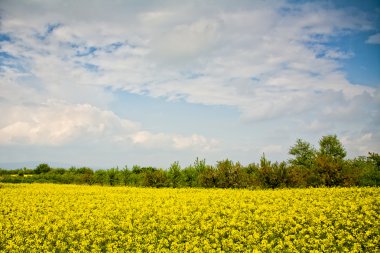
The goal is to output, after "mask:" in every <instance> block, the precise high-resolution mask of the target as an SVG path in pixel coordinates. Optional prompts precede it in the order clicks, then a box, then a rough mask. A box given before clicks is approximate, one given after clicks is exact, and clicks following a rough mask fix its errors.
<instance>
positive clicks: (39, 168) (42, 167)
mask: <svg viewBox="0 0 380 253" xmlns="http://www.w3.org/2000/svg"><path fill="white" fill-rule="evenodd" d="M50 170H51V168H50V166H49V165H47V164H46V163H41V164H40V165H38V166H37V167H36V168H35V169H34V173H36V174H41V173H48V172H49V171H50Z"/></svg>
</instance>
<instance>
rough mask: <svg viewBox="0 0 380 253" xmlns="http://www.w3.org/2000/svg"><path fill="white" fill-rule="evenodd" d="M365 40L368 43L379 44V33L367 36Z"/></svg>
mask: <svg viewBox="0 0 380 253" xmlns="http://www.w3.org/2000/svg"><path fill="white" fill-rule="evenodd" d="M366 42H367V43H368V44H380V33H376V34H373V35H371V36H369V38H368V39H367V41H366Z"/></svg>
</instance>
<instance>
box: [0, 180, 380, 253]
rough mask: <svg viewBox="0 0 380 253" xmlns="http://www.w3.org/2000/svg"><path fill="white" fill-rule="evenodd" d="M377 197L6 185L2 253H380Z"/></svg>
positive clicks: (361, 192)
mask: <svg viewBox="0 0 380 253" xmlns="http://www.w3.org/2000/svg"><path fill="white" fill-rule="evenodd" d="M379 213H380V190H379V188H329V189H327V188H320V189H286V190H257V191H250V190H226V189H153V188H130V187H101V186H77V185H53V184H31V185H26V184H19V185H13V184H2V185H0V231H1V232H0V251H1V252H52V251H53V252H89V251H91V252H105V251H112V252H331V251H333V252H378V251H379V250H380V249H379V241H380V230H379V228H380V219H379Z"/></svg>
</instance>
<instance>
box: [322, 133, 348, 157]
mask: <svg viewBox="0 0 380 253" xmlns="http://www.w3.org/2000/svg"><path fill="white" fill-rule="evenodd" d="M319 155H321V156H326V157H329V158H332V159H333V160H343V159H344V158H345V157H346V155H347V152H346V150H345V149H344V147H343V145H342V143H341V142H340V141H339V139H338V137H337V136H336V135H327V136H323V137H322V139H321V140H320V141H319Z"/></svg>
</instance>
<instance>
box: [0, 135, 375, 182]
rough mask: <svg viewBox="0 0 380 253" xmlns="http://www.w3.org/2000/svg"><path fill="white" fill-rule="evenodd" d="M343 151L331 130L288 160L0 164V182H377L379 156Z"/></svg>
mask: <svg viewBox="0 0 380 253" xmlns="http://www.w3.org/2000/svg"><path fill="white" fill-rule="evenodd" d="M346 154H347V153H346V150H345V148H344V147H343V145H342V143H341V142H340V141H339V139H338V138H337V136H336V135H327V136H323V137H322V138H321V139H320V141H319V148H318V149H316V148H315V147H313V146H312V145H311V144H310V143H309V142H306V141H304V140H301V139H298V140H297V141H296V143H295V144H294V145H293V146H292V147H290V149H289V155H290V156H291V158H290V159H289V160H288V161H282V162H272V161H270V160H269V159H267V158H266V157H265V154H263V155H262V157H261V159H260V162H259V163H251V164H248V165H245V166H244V165H242V164H240V163H239V162H233V161H231V160H229V159H226V160H223V161H218V162H217V163H216V164H215V165H214V166H212V165H208V164H206V161H205V160H204V159H203V160H201V159H198V158H197V159H196V160H195V161H194V163H193V164H191V165H189V166H187V167H185V168H181V166H180V164H179V162H174V163H173V164H171V166H170V167H169V168H168V169H166V170H164V169H160V168H155V167H141V166H138V165H134V166H133V167H132V168H128V166H125V167H124V168H122V169H119V168H111V169H107V170H103V169H101V170H95V171H94V170H92V169H91V168H88V167H82V168H76V167H71V168H69V169H63V168H52V167H50V166H49V165H48V164H40V165H38V166H37V167H36V168H35V169H28V168H23V169H19V170H6V169H0V182H9V183H33V182H40V183H41V182H46V183H47V182H49V183H62V184H88V185H93V184H97V185H110V186H117V185H119V186H121V185H123V186H142V187H173V188H177V187H204V188H213V187H215V188H249V189H256V188H273V189H274V188H284V187H289V188H293V187H321V186H327V187H335V186H346V187H348V186H380V155H379V154H377V153H369V154H368V156H359V157H356V158H354V159H346Z"/></svg>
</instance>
